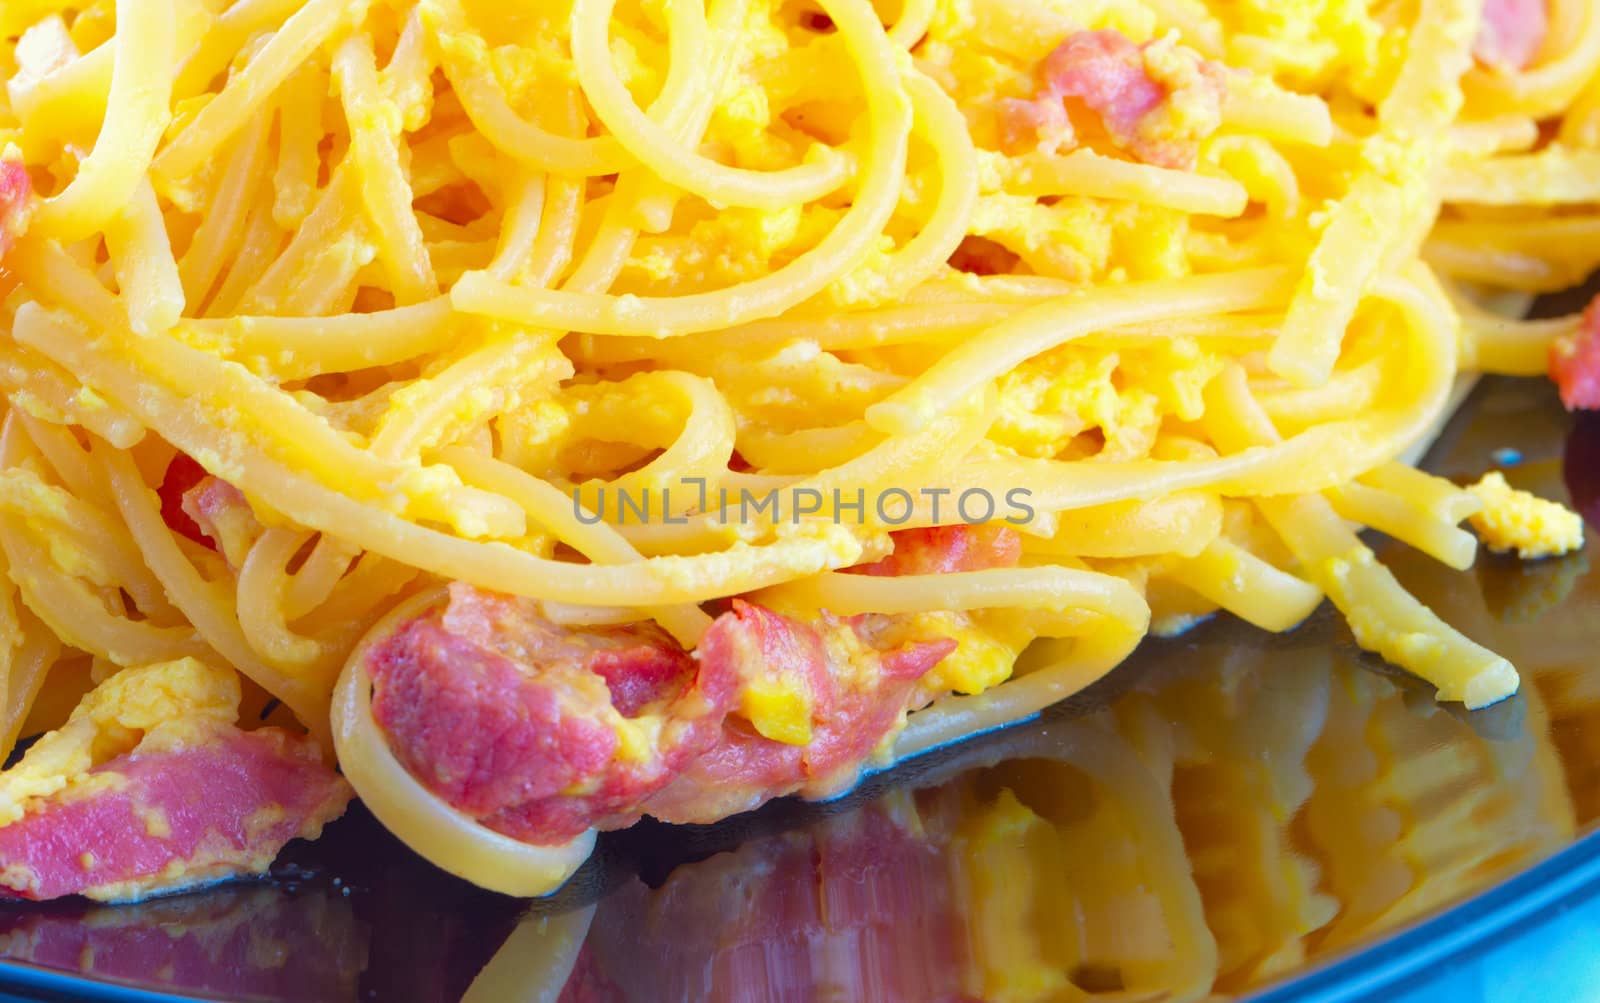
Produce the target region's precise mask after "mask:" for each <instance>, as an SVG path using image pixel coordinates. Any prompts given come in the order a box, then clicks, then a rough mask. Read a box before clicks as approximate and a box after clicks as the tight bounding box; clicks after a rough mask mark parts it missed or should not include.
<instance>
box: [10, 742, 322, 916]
mask: <svg viewBox="0 0 1600 1003" xmlns="http://www.w3.org/2000/svg"><path fill="white" fill-rule="evenodd" d="M174 734H176V735H177V736H178V737H177V738H173V737H172V735H171V734H168V733H166V732H163V730H162V729H159V728H158V729H156V730H155V731H152V732H151V733H150V734H149V735H147V736H146V738H145V740H144V741H143V742H141V743H140V745H139V746H137V747H136V748H135V749H134V750H133V751H132V752H129V753H126V754H125V755H121V756H117V757H116V758H114V759H112V760H110V761H109V762H106V763H104V764H103V765H101V766H97V767H95V768H94V769H93V770H91V771H90V772H89V774H88V776H87V777H86V778H85V779H84V780H83V781H79V782H74V783H71V784H69V785H68V786H67V787H66V788H65V789H63V790H62V791H60V792H59V793H57V794H55V795H52V796H51V797H48V798H44V799H41V800H40V801H37V802H34V803H32V804H30V805H29V807H28V811H27V813H26V814H25V815H23V817H22V818H21V819H20V820H19V821H16V822H13V823H12V824H10V825H8V826H5V827H3V828H0V893H5V894H10V895H12V896H15V897H20V898H28V899H52V898H56V897H58V896H62V895H87V896H89V897H90V898H98V899H106V900H111V901H120V900H134V899H139V898H143V897H145V896H147V895H151V894H155V893H159V892H168V891H173V890H177V889H181V888H187V887H191V886H195V885H202V884H208V883H211V882H215V881H220V880H223V879H226V878H231V877H235V876H238V875H243V874H252V873H259V872H261V871H264V870H265V869H266V867H267V865H269V864H270V863H271V862H272V859H273V858H274V857H275V856H277V854H278V851H279V850H280V849H282V848H283V846H284V844H285V843H287V842H289V841H290V840H291V839H297V838H299V839H314V838H316V836H317V835H318V834H319V833H321V831H322V827H323V826H324V825H325V824H326V823H328V822H329V821H332V820H333V819H335V818H337V817H339V815H340V814H342V813H343V812H344V809H345V806H346V804H348V803H349V800H350V796H351V792H350V788H349V786H348V785H347V784H346V783H345V782H344V780H343V779H342V778H340V777H339V776H338V775H336V774H335V773H334V772H333V771H332V770H330V769H329V768H328V767H327V766H325V765H323V762H322V759H321V757H320V756H319V754H318V752H317V749H316V745H315V743H314V742H312V741H311V740H310V739H308V738H300V737H295V736H292V735H290V734H289V733H287V732H284V731H281V730H278V729H275V728H263V729H261V730H259V731H251V732H243V731H239V730H237V729H235V728H233V727H231V726H227V725H221V724H215V723H206V724H199V723H196V724H193V725H187V726H185V727H184V728H183V729H182V730H181V731H178V732H175V733H174Z"/></svg>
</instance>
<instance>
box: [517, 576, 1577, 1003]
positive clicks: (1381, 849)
mask: <svg viewBox="0 0 1600 1003" xmlns="http://www.w3.org/2000/svg"><path fill="white" fill-rule="evenodd" d="M1468 581H1470V580H1468ZM1458 584H1461V583H1460V582H1458ZM1430 601H1432V600H1430ZM1440 603H1441V608H1443V603H1442V600H1440ZM1451 610H1452V613H1454V614H1456V615H1457V617H1458V619H1459V620H1460V621H1461V622H1468V621H1471V622H1473V624H1474V626H1475V627H1477V628H1478V629H1480V630H1488V629H1490V628H1491V627H1493V628H1495V629H1499V627H1498V625H1497V621H1495V618H1494V617H1493V615H1492V614H1491V613H1489V611H1488V606H1487V603H1486V601H1485V599H1484V593H1483V591H1482V590H1479V589H1476V588H1474V589H1471V590H1469V591H1468V592H1467V593H1466V594H1465V595H1464V596H1459V597H1457V600H1456V601H1455V602H1454V603H1453V605H1452V606H1451ZM1507 636H1508V637H1510V639H1511V640H1513V641H1514V640H1517V637H1516V636H1515V632H1513V633H1512V634H1511V635H1507ZM1207 638H1209V640H1208V639H1207ZM1327 641H1328V638H1326V637H1319V636H1317V635H1315V634H1313V635H1312V636H1310V637H1309V638H1305V639H1303V643H1296V642H1295V641H1294V640H1293V639H1292V638H1291V640H1290V641H1289V642H1287V643H1284V644H1281V645H1278V646H1275V647H1273V648H1270V649H1260V648H1257V649H1253V650H1251V649H1241V648H1240V647H1239V646H1238V645H1236V644H1234V643H1232V642H1231V639H1230V638H1229V637H1228V634H1227V631H1226V630H1221V631H1218V632H1216V633H1212V634H1205V635H1202V638H1201V639H1200V640H1199V641H1198V643H1193V644H1186V645H1185V648H1184V650H1182V651H1181V654H1182V655H1183V656H1184V657H1182V658H1178V657H1173V656H1174V655H1176V654H1179V653H1180V652H1179V651H1177V650H1174V651H1168V652H1166V653H1165V656H1164V658H1163V662H1164V664H1165V665H1167V667H1166V668H1165V669H1164V670H1163V671H1161V672H1159V673H1157V674H1153V675H1147V676H1146V677H1145V678H1144V679H1143V680H1141V682H1140V683H1139V684H1138V685H1136V686H1135V687H1134V688H1133V689H1132V690H1131V691H1130V692H1127V693H1125V694H1123V695H1122V696H1121V697H1120V698H1119V699H1118V700H1117V701H1116V702H1115V703H1114V704H1113V706H1111V707H1110V708H1108V709H1104V710H1101V711H1098V712H1096V713H1092V714H1089V715H1086V716H1083V717H1080V718H1077V719H1074V720H1071V721H1067V722H1065V723H1059V722H1058V723H1051V724H1048V725H1046V726H1042V727H1040V728H1039V729H1038V730H1037V731H1036V732H1035V733H1033V734H1032V735H1031V737H1029V738H1028V739H1027V740H1026V741H1025V742H1024V743H1022V745H1023V747H1022V748H1021V749H1020V750H1019V752H1020V754H1019V755H1016V757H1015V758H1011V759H1008V760H1006V761H1004V762H1002V763H999V764H998V765H988V766H983V767H981V768H976V769H970V770H968V771H967V772H964V773H961V774H959V775H958V776H956V777H954V778H953V779H950V780H947V781H945V782H943V783H941V784H939V785H938V786H935V787H930V788H926V789H923V790H918V791H914V792H908V791H904V790H901V791H897V792H895V793H893V794H891V795H889V796H887V797H885V798H883V799H880V800H878V801H875V802H872V803H869V804H866V805H864V806H862V807H860V808H857V809H856V810H854V811H851V812H848V813H846V814H842V815H835V816H833V817H831V818H827V819H824V820H822V821H819V822H816V823H815V824H813V825H811V826H809V827H807V828H804V829H798V830H793V831H789V832H784V833H780V834H778V835H775V836H771V837H768V838H766V839H761V840H757V841H754V842H751V843H747V844H745V845H744V846H743V847H741V848H740V849H739V850H737V851H736V852H733V853H727V854H719V855H716V856H713V857H711V858H710V859H707V860H704V861H701V862H699V863H693V864H688V865H686V866H683V867H680V868H678V869H677V870H676V871H674V872H673V873H672V874H671V875H670V876H669V877H668V878H667V879H666V881H665V883H664V884H663V885H661V886H660V887H659V888H654V889H652V888H649V887H647V886H646V885H644V884H643V883H639V882H632V883H630V884H629V885H628V886H627V887H625V888H624V889H623V890H622V891H621V892H619V893H617V894H616V895H614V896H612V897H611V898H608V899H606V900H604V901H603V902H601V904H600V905H599V907H598V909H597V911H596V913H595V915H594V919H593V924H592V926H591V929H590V934H589V938H588V941H587V943H586V945H585V947H584V950H583V951H582V952H581V954H580V955H579V957H578V958H577V959H576V966H577V970H576V972H575V974H574V977H573V982H572V984H570V985H569V986H568V987H567V992H566V994H565V996H564V998H566V999H568V1000H572V999H604V1000H644V999H650V1000H657V999H660V1000H678V999H683V1000H698V999H720V998H738V999H741V1000H744V999H751V1000H791V999H793V1000H800V999H818V998H821V999H885V1000H964V999H983V1000H1006V1001H1054V1000H1077V999H1085V998H1092V999H1116V1000H1143V999H1156V998H1161V999H1168V1000H1184V999H1203V998H1207V997H1208V996H1212V995H1213V994H1216V993H1221V994H1224V995H1231V994H1233V993H1236V992H1239V991H1241V990H1243V989H1245V988H1247V987H1250V986H1253V985H1258V984H1260V983H1262V982H1264V981H1268V980H1271V979H1273V978H1275V977H1279V976H1282V975H1283V974H1285V973H1287V972H1289V971H1291V970H1293V969H1295V968H1297V967H1298V966H1300V965H1302V964H1303V963H1305V962H1306V961H1307V960H1308V959H1310V958H1313V957H1315V956H1318V955H1321V954H1324V953H1327V952H1331V951H1334V950H1337V949H1340V948H1343V947H1346V946H1348V945H1350V944H1352V943H1354V942H1356V941H1359V940H1362V939H1365V938H1368V937H1371V936H1372V935H1374V934H1375V933H1377V932H1378V931H1381V930H1383V929H1386V928H1389V927H1392V926H1394V925H1396V924H1399V923H1401V922H1404V921H1406V920H1408V919H1411V918H1414V917H1417V916H1420V915H1422V914H1424V913H1426V912H1428V911H1429V910H1431V909H1433V908H1435V907H1437V906H1439V905H1442V904H1444V903H1446V902H1448V901H1450V900H1452V899H1455V898H1458V897H1460V896H1462V895H1464V894H1467V893H1469V892H1471V891H1473V890H1476V889H1477V888H1479V887H1481V886H1482V885H1484V884H1485V883H1486V882H1489V881H1491V880H1493V879H1494V878H1495V877H1496V876H1498V875H1500V874H1503V873H1507V872H1509V871H1510V870H1512V869H1515V868H1516V867H1518V866H1521V865H1525V864H1527V863H1529V862H1531V861H1533V860H1535V859H1537V858H1538V857H1539V856H1541V855H1543V854H1545V853H1547V852H1549V851H1551V850H1553V849H1554V848H1556V847H1558V846H1560V845H1561V844H1563V843H1564V842H1565V841H1567V840H1569V839H1570V838H1571V836H1572V834H1573V832H1574V829H1575V827H1576V817H1575V814H1574V809H1573V805H1572V803H1571V801H1570V799H1569V798H1568V796H1567V794H1566V788H1565V786H1564V784H1563V775H1562V771H1561V765H1560V763H1559V760H1558V758H1557V755H1556V747H1555V744H1554V743H1553V741H1552V740H1551V738H1550V737H1549V723H1550V715H1549V712H1548V711H1547V709H1546V704H1545V697H1544V695H1543V694H1542V691H1541V687H1542V685H1543V683H1544V682H1545V677H1544V676H1543V675H1536V676H1535V678H1536V679H1539V680H1540V683H1541V686H1536V687H1527V688H1526V689H1525V690H1524V692H1523V694H1522V695H1520V696H1519V697H1518V698H1517V699H1516V701H1515V702H1512V703H1508V704H1505V705H1502V706H1500V707H1499V708H1497V709H1495V710H1494V711H1492V712H1490V713H1488V714H1482V713H1480V714H1475V715H1468V714H1452V713H1450V712H1448V711H1446V710H1443V709H1440V708H1439V707H1438V705H1436V704H1435V703H1434V702H1433V701H1432V700H1431V699H1427V698H1426V693H1425V692H1424V691H1423V690H1421V689H1420V688H1419V684H1417V683H1416V682H1415V681H1414V680H1411V679H1410V678H1408V677H1401V676H1392V675H1384V674H1379V673H1374V672H1372V671H1369V669H1368V668H1367V667H1366V666H1365V665H1364V664H1363V663H1362V662H1361V661H1360V660H1359V659H1360V656H1359V654H1358V653H1357V652H1356V650H1355V649H1354V648H1353V647H1349V646H1343V645H1340V644H1338V643H1333V644H1329V643H1326V642H1327ZM1527 664H1529V666H1530V668H1531V667H1532V666H1533V665H1534V664H1539V663H1537V662H1527ZM1550 678H1551V679H1552V680H1554V679H1555V678H1556V677H1554V676H1552V677H1550ZM547 977H548V976H547ZM580 989H581V991H580Z"/></svg>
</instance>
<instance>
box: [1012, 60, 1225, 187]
mask: <svg viewBox="0 0 1600 1003" xmlns="http://www.w3.org/2000/svg"><path fill="white" fill-rule="evenodd" d="M1149 44H1150V43H1147V44H1145V45H1135V44H1134V43H1133V42H1131V41H1129V40H1128V38H1127V36H1125V35H1123V34H1122V33H1121V32H1119V31H1112V30H1101V31H1079V32H1074V33H1073V34H1071V35H1068V36H1067V37H1066V39H1065V40H1063V41H1062V43H1061V44H1060V45H1058V46H1056V48H1055V50H1054V51H1052V52H1051V53H1050V55H1048V56H1046V57H1045V60H1044V63H1043V64H1042V65H1041V66H1040V76H1041V77H1042V80H1043V82H1042V85H1041V86H1040V88H1039V90H1038V91H1037V92H1036V93H1035V94H1034V96H1033V97H1032V98H1030V99H1028V100H1025V101H1019V100H1016V99H1012V100H1010V101H1008V102H1006V103H1005V104H1004V105H1003V106H1002V114H1003V116H1004V119H1005V121H1004V123H1003V125H1004V128H1005V131H1006V133H1007V138H1008V140H1010V141H1011V142H1012V143H1013V144H1016V143H1017V142H1019V141H1020V140H1021V139H1022V138H1023V137H1026V136H1029V135H1032V136H1035V137H1037V138H1038V139H1039V140H1040V141H1041V143H1044V144H1046V145H1054V146H1059V145H1060V144H1061V143H1062V142H1064V141H1070V140H1071V139H1072V138H1073V136H1072V128H1071V120H1070V119H1069V117H1068V115H1067V111H1066V105H1065V103H1064V102H1065V101H1068V100H1071V101H1074V102H1076V103H1078V104H1079V105H1081V106H1082V107H1083V108H1084V109H1086V110H1087V111H1089V112H1090V113H1092V114H1093V115H1094V116H1095V117H1096V118H1097V119H1098V120H1099V121H1100V124H1101V125H1102V126H1103V127H1104V128H1105V131H1106V133H1107V134H1109V135H1110V137H1111V139H1112V140H1113V141H1114V142H1115V143H1116V144H1117V145H1118V146H1120V147H1122V148H1123V149H1125V150H1127V151H1128V152H1129V153H1131V154H1133V155H1134V156H1135V157H1138V158H1139V159H1140V160H1142V161H1144V162H1145V163H1148V164H1154V165H1156V166H1159V167H1172V168H1178V169H1188V168H1190V167H1193V166H1194V161H1195V156H1196V154H1197V152H1198V147H1199V137H1198V136H1192V135H1187V134H1184V133H1183V132H1182V131H1180V130H1176V129H1174V128H1173V127H1171V126H1170V125H1169V124H1168V123H1163V122H1162V121H1161V115H1160V113H1161V112H1162V111H1163V109H1164V107H1165V106H1166V105H1167V103H1168V102H1169V101H1170V100H1171V98H1172V94H1171V93H1170V92H1169V91H1168V89H1167V87H1166V86H1164V85H1163V83H1162V82H1160V81H1158V80H1156V79H1155V78H1153V77H1152V76H1151V75H1150V70H1149V68H1148V67H1147V66H1146V65H1145V51H1146V50H1147V49H1148V48H1149ZM1197 66H1198V78H1197V79H1196V81H1195V84H1194V85H1195V86H1197V87H1200V88H1203V89H1204V90H1205V94H1204V95H1202V96H1203V97H1205V98H1206V99H1208V100H1209V101H1210V102H1212V103H1213V104H1215V103H1218V102H1220V100H1221V95H1222V90H1223V87H1224V77H1223V71H1222V69H1221V68H1220V67H1219V66H1217V65H1216V64H1214V63H1211V62H1208V61H1204V60H1201V61H1199V62H1198V63H1197Z"/></svg>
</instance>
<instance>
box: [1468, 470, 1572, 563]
mask: <svg viewBox="0 0 1600 1003" xmlns="http://www.w3.org/2000/svg"><path fill="white" fill-rule="evenodd" d="M1468 490H1470V491H1471V492H1472V493H1473V494H1474V495H1476V496H1477V497H1478V499H1479V500H1480V501H1482V502H1483V511H1481V512H1479V513H1478V514H1476V515H1474V516H1471V517H1470V519H1469V521H1470V522H1471V523H1472V528H1473V529H1475V530H1477V531H1478V537H1479V538H1480V539H1481V540H1482V541H1483V543H1484V546H1486V547H1488V548H1489V549H1490V550H1493V551H1496V552H1498V553H1504V552H1506V551H1510V550H1515V551H1516V552H1517V556H1518V557H1522V558H1524V559H1526V558H1532V557H1553V556H1557V555H1560V554H1567V553H1571V552H1572V551H1574V550H1578V549H1580V548H1581V547H1582V546H1583V518H1582V517H1581V516H1579V515H1578V513H1576V512H1574V511H1572V510H1571V509H1569V508H1567V507H1566V506H1565V505H1562V504H1560V503H1559V502H1553V501H1546V500H1545V499H1543V498H1540V497H1538V496H1537V495H1534V494H1532V493H1530V492H1527V491H1519V490H1517V489H1516V488H1513V487H1512V486H1511V485H1510V484H1507V483H1506V479H1505V476H1504V475H1503V474H1501V473H1500V472H1499V471H1498V470H1495V471H1490V472H1489V473H1487V474H1484V475H1483V479H1482V480H1480V481H1478V483H1476V484H1474V485H1472V487H1471V488H1469V489H1468Z"/></svg>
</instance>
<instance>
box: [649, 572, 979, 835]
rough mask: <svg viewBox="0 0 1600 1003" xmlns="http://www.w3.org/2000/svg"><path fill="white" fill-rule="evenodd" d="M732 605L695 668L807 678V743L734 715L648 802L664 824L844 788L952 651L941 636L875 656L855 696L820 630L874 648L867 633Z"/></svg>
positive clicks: (706, 818)
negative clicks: (868, 678)
mask: <svg viewBox="0 0 1600 1003" xmlns="http://www.w3.org/2000/svg"><path fill="white" fill-rule="evenodd" d="M733 605H734V608H733V611H732V612H731V613H726V614H724V615H723V616H720V617H718V618H717V621H716V622H715V623H713V624H712V625H711V629H710V630H708V631H706V635H705V637H704V638H702V639H701V642H700V648H699V651H698V654H699V657H700V662H701V664H702V665H705V666H710V667H715V668H716V670H717V671H721V672H726V673H728V674H729V675H731V676H734V677H736V678H750V676H751V675H752V674H755V673H763V674H765V673H773V672H781V673H784V674H786V675H789V676H790V677H791V678H799V679H804V680H806V681H807V683H808V687H809V689H810V691H811V697H812V701H813V706H812V721H813V732H812V738H811V741H810V742H809V743H807V744H806V745H787V744H784V743H782V742H774V741H770V740H768V739H766V738H763V737H762V736H761V735H759V734H757V733H756V732H755V731H753V730H752V729H751V728H750V727H749V726H748V725H746V724H745V723H744V722H743V721H741V720H739V719H737V718H730V719H729V720H728V721H726V722H725V723H724V724H723V727H722V735H721V738H720V739H719V740H718V742H717V743H716V744H715V745H714V746H713V747H712V748H711V749H709V750H708V751H707V752H706V753H705V754H703V755H701V756H699V757H698V758H696V759H695V760H694V761H693V762H692V763H691V764H689V765H688V767H687V768H686V769H685V770H684V771H683V775H682V776H681V777H680V778H679V779H678V780H677V781H676V782H674V783H673V784H672V785H671V786H670V787H668V788H666V789H665V790H663V791H662V792H661V793H659V794H657V795H656V796H654V797H653V798H651V799H650V800H649V801H648V802H646V804H645V805H644V807H643V810H644V812H645V813H646V814H649V815H651V816H654V817H655V818H659V819H661V820H662V821H666V822H711V821H716V820H717V819H721V818H725V817H727V816H729V815H733V814H736V813H738V812H741V811H748V810H749V809H751V808H754V807H756V806H757V805H759V804H761V803H762V802H763V801H766V800H768V799H769V798H772V797H777V796H779V795H782V794H788V793H792V792H794V791H796V790H800V789H801V788H802V787H804V788H808V789H811V790H813V791H837V790H842V789H843V788H844V787H846V786H848V785H849V783H850V781H852V780H853V779H854V778H855V776H856V774H857V772H858V771H859V769H860V767H861V765H862V764H863V762H864V761H865V760H866V759H867V757H868V755H869V754H870V753H871V752H872V750H873V749H874V748H875V747H876V746H877V745H878V743H879V742H881V741H882V740H883V738H884V736H885V735H887V734H888V733H889V731H890V729H892V728H893V727H894V725H895V723H896V721H898V719H899V717H900V714H901V712H902V711H904V710H905V709H907V707H908V705H909V703H910V702H911V699H912V697H913V695H914V694H915V693H916V691H917V682H918V681H919V680H920V679H921V678H922V677H923V676H924V675H926V674H927V672H928V671H929V670H930V669H932V668H933V667H934V666H935V665H937V664H938V663H939V660H940V659H942V658H944V657H945V656H946V655H948V654H949V653H950V652H951V651H954V650H955V647H956V642H955V641H953V640H950V639H948V638H947V639H944V640H940V641H920V642H912V643H909V644H905V645H900V646H897V647H894V648H890V649H887V650H880V651H878V659H879V662H878V667H879V672H878V675H877V679H876V681H875V683H874V684H872V685H870V686H868V687H866V688H861V689H857V688H853V687H850V686H846V685H842V684H841V682H840V680H839V679H838V676H839V675H840V674H839V673H835V672H834V670H833V668H832V667H831V666H830V665H829V663H828V657H827V654H826V649H825V646H824V643H823V632H824V631H829V630H835V631H843V630H855V632H856V634H857V636H858V637H860V638H861V640H863V641H864V642H866V643H867V644H868V645H869V646H871V645H872V642H873V635H872V633H871V632H870V631H868V630H859V629H857V628H856V625H855V624H854V623H852V622H845V621H839V620H835V619H833V618H832V617H828V616H826V615H824V616H822V617H821V618H819V620H818V622H817V623H816V624H815V625H813V624H807V623H801V622H800V621H797V620H794V619H792V618H790V617H786V616H783V615H781V614H778V613H775V612H773V611H772V610H769V609H766V608H765V607H762V606H757V605H756V604H754V603H747V602H744V601H742V600H734V604H733Z"/></svg>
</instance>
